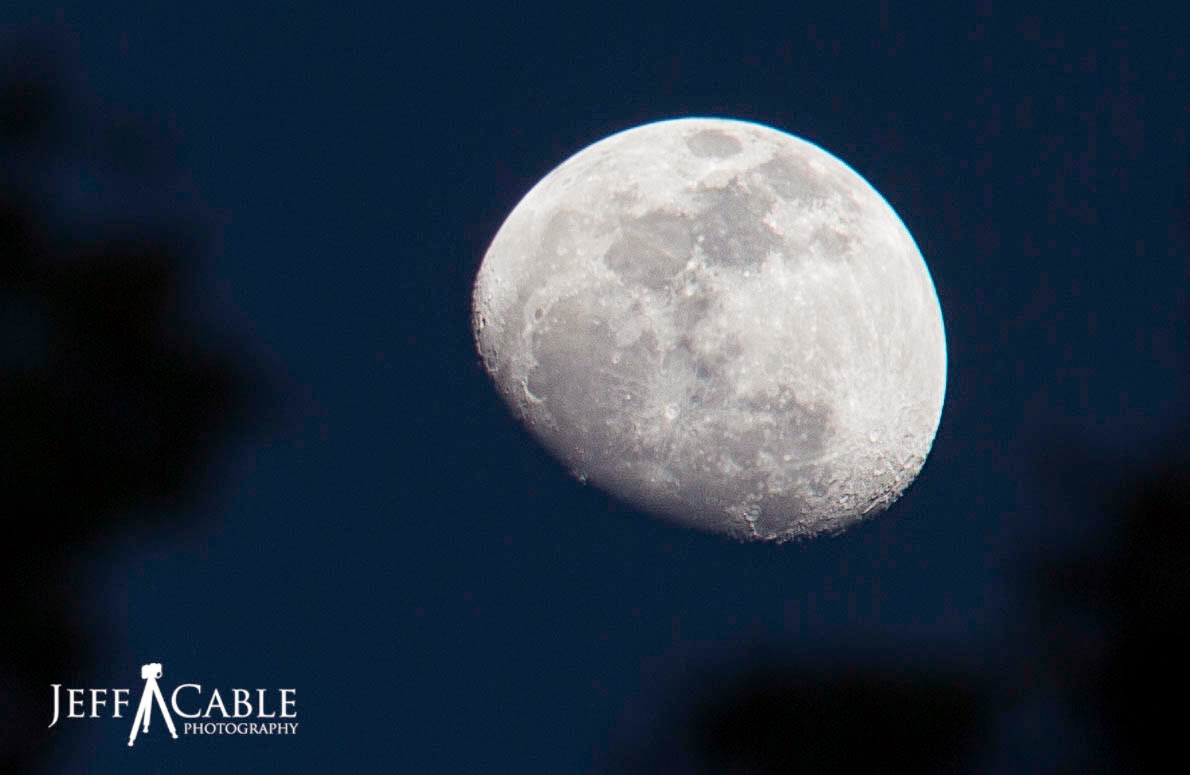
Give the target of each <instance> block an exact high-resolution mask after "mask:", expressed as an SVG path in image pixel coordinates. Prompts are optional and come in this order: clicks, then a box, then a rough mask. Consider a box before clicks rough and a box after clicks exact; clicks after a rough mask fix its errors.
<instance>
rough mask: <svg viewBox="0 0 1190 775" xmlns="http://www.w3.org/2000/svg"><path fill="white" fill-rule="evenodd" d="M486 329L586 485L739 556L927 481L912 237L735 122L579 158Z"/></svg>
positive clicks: (506, 231) (519, 398) (525, 229)
mask: <svg viewBox="0 0 1190 775" xmlns="http://www.w3.org/2000/svg"><path fill="white" fill-rule="evenodd" d="M473 326H474V334H475V339H476V344H477V346H478V349H479V353H480V356H481V357H482V359H483V363H484V366H485V368H486V369H487V371H488V373H489V374H490V375H491V377H492V379H493V380H494V381H495V383H496V386H497V387H498V389H499V390H500V393H501V394H502V395H503V397H504V400H505V402H506V403H507V404H508V406H509V407H510V408H511V409H512V411H513V412H514V413H515V414H516V416H517V417H519V418H520V420H521V421H522V422H523V423H524V424H525V425H526V426H527V427H528V429H529V430H530V431H531V432H532V433H533V434H534V435H535V436H536V437H537V438H538V439H539V440H540V441H541V442H542V443H543V444H544V445H545V447H546V448H547V449H549V450H550V451H551V452H552V453H553V454H554V455H555V456H556V457H558V458H559V459H560V460H561V461H562V462H563V463H564V464H565V465H566V466H567V467H568V468H570V470H571V471H573V472H574V474H575V475H576V476H578V477H579V478H580V480H583V481H587V480H589V481H591V482H592V483H594V484H596V485H598V486H599V487H601V488H603V489H605V490H607V491H609V492H611V493H613V494H615V495H617V496H619V497H621V498H623V499H625V500H627V501H628V502H630V503H632V504H634V505H636V506H638V507H639V508H641V509H643V510H646V511H650V512H653V513H655V514H658V515H661V516H665V517H668V518H670V519H673V520H676V521H678V522H680V523H683V524H686V525H691V526H695V527H698V528H702V529H705V530H711V531H716V532H720V533H726V534H729V535H731V536H735V537H737V538H741V539H756V540H775V541H783V540H789V539H793V538H799V537H806V536H812V535H816V534H819V533H824V532H837V531H839V530H842V529H843V528H845V527H847V526H848V525H851V524H853V523H855V522H857V521H859V520H861V519H863V518H865V517H868V516H870V515H873V514H875V513H877V512H880V511H882V510H884V509H885V508H887V507H888V506H889V505H890V504H891V503H893V502H894V501H895V500H896V499H897V498H898V497H899V496H900V494H901V493H902V492H903V491H904V489H905V488H906V487H907V486H908V485H909V483H910V482H911V481H912V480H913V479H914V477H915V476H917V473H918V471H920V470H921V467H922V464H923V463H924V461H925V458H926V455H927V454H928V452H929V450H930V446H931V444H932V443H933V439H934V433H935V431H936V430H937V427H938V421H939V418H940V415H941V411H942V402H943V396H944V393H945V387H946V341H945V335H944V332H943V325H942V313H941V310H940V308H939V305H938V298H937V296H936V294H935V292H934V286H933V283H932V281H931V279H930V273H929V270H928V269H927V268H926V265H925V262H924V261H923V259H922V256H921V254H920V252H919V251H918V249H917V246H916V245H915V244H914V241H913V238H912V237H911V236H910V235H909V232H908V231H907V230H906V228H905V226H904V224H902V223H901V220H900V219H899V218H898V217H897V215H896V213H895V212H893V210H892V208H891V207H890V206H889V205H888V203H887V202H885V200H884V199H883V198H882V197H881V196H880V194H878V193H877V192H876V191H875V189H873V188H872V187H871V186H870V185H869V184H868V183H867V182H866V181H865V180H864V179H863V178H862V177H860V176H859V175H858V174H857V173H856V172H855V171H853V170H852V169H851V168H850V167H848V166H847V165H846V164H844V163H843V162H842V161H840V160H839V159H837V158H835V157H834V156H832V155H831V154H829V153H827V152H826V151H824V150H822V149H821V148H819V147H817V146H815V145H812V144H811V143H808V142H806V141H804V140H800V139H798V138H796V137H794V136H792V135H789V134H786V133H784V132H780V131H778V130H775V129H772V128H769V127H766V126H762V125H759V124H754V123H748V122H743V121H735V120H728V119H709V118H690V119H676V120H670V121H660V122H657V123H653V124H647V125H645V126H640V127H636V128H634V129H629V130H626V131H623V132H620V133H618V134H615V135H613V136H611V137H608V138H607V139H605V140H602V141H600V142H597V143H595V144H594V145H591V146H589V147H588V148H585V149H584V150H582V151H580V152H579V153H577V154H575V155H574V156H572V157H571V158H569V159H567V160H566V161H565V162H564V163H563V164H562V165H561V166H559V167H558V168H556V169H555V170H553V171H552V172H550V173H549V174H548V175H547V176H546V177H545V178H544V179H543V180H541V182H539V183H538V184H537V185H536V186H534V187H533V189H532V190H531V191H529V193H528V194H526V195H525V197H524V199H522V200H521V202H520V203H519V204H518V205H517V206H516V208H515V209H514V210H513V211H512V213H511V214H510V215H509V216H508V218H507V220H505V222H504V224H503V226H501V228H500V230H499V232H498V233H497V234H496V236H495V239H494V240H493V241H492V243H491V246H490V247H489V249H488V251H487V254H486V256H485V257H484V260H483V265H482V266H481V267H480V270H479V274H478V276H477V278H476V280H475V287H474V297H473Z"/></svg>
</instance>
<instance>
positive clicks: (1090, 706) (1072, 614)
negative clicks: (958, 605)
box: [1036, 431, 1190, 772]
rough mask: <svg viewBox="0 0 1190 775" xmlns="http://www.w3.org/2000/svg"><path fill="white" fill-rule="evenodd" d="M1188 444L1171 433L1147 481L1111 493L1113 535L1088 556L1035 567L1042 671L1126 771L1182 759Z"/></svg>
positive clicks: (1189, 670)
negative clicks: (1179, 708) (1179, 705)
mask: <svg viewBox="0 0 1190 775" xmlns="http://www.w3.org/2000/svg"><path fill="white" fill-rule="evenodd" d="M1185 439H1186V433H1185V432H1184V431H1183V432H1179V433H1176V434H1174V435H1173V436H1172V439H1171V441H1170V442H1169V443H1168V444H1167V445H1166V446H1165V449H1163V450H1162V451H1161V452H1160V453H1159V454H1158V455H1157V456H1156V458H1155V460H1154V461H1153V462H1151V463H1149V464H1147V465H1145V466H1144V470H1143V471H1141V472H1138V473H1136V474H1133V475H1132V476H1130V477H1129V478H1128V479H1126V480H1125V481H1124V482H1122V483H1117V484H1116V485H1114V486H1112V487H1110V488H1109V492H1108V494H1107V495H1106V496H1105V497H1104V502H1105V505H1104V507H1103V516H1104V517H1105V521H1106V525H1107V527H1106V529H1105V530H1104V531H1103V532H1102V533H1101V534H1100V535H1099V536H1098V537H1097V540H1096V541H1095V542H1094V545H1093V546H1091V547H1089V548H1087V549H1086V550H1084V551H1082V552H1078V553H1075V554H1074V555H1072V556H1067V557H1064V558H1061V559H1059V560H1056V561H1051V562H1047V563H1042V564H1040V566H1039V568H1038V573H1037V577H1036V587H1037V589H1038V591H1039V594H1038V597H1037V603H1038V605H1037V611H1038V615H1039V619H1040V621H1039V631H1040V632H1041V633H1042V639H1043V641H1044V650H1043V659H1044V663H1045V665H1046V668H1047V671H1048V672H1049V673H1050V674H1052V675H1053V677H1054V679H1055V684H1056V685H1057V686H1058V687H1060V691H1061V692H1063V693H1064V694H1065V695H1066V697H1067V700H1068V702H1069V703H1070V705H1071V707H1073V708H1076V709H1078V712H1079V714H1080V717H1081V720H1082V722H1083V723H1084V725H1085V727H1086V729H1087V730H1088V736H1091V737H1101V738H1102V740H1103V741H1104V743H1105V746H1104V748H1105V751H1104V753H1105V755H1107V756H1108V757H1109V758H1110V759H1111V761H1112V762H1113V764H1114V765H1115V767H1114V769H1115V770H1118V771H1121V772H1162V771H1165V769H1166V767H1167V766H1168V765H1167V764H1166V763H1167V762H1172V761H1177V759H1178V756H1179V754H1180V752H1181V743H1182V741H1181V727H1182V726H1183V723H1182V722H1183V719H1182V717H1181V715H1180V714H1179V713H1177V712H1172V711H1171V710H1170V708H1171V707H1172V706H1171V705H1170V704H1168V703H1170V702H1171V701H1172V702H1174V703H1176V702H1177V700H1176V698H1180V697H1182V696H1184V694H1185V692H1186V691H1188V690H1190V664H1187V662H1186V655H1187V654H1190V630H1188V629H1187V627H1186V623H1185V619H1184V618H1183V617H1185V615H1186V612H1187V611H1190V449H1187V446H1186V443H1185ZM1076 459H1081V460H1084V461H1087V462H1086V463H1085V464H1086V465H1094V463H1093V462H1091V459H1090V458H1087V457H1086V456H1081V457H1080V456H1076ZM1067 476H1073V474H1072V473H1069V472H1067ZM1080 623H1081V626H1080Z"/></svg>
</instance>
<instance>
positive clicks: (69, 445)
mask: <svg viewBox="0 0 1190 775" xmlns="http://www.w3.org/2000/svg"><path fill="white" fill-rule="evenodd" d="M4 43H5V42H4V41H0V53H3V54H4V56H3V58H2V59H0V154H2V157H0V158H2V159H3V161H4V163H3V164H0V516H2V518H3V529H4V540H3V543H2V544H0V546H3V557H2V558H0V588H2V589H3V599H4V612H5V615H4V622H3V625H0V695H3V698H4V699H3V702H0V771H3V772H24V771H27V770H28V769H29V767H30V765H31V763H32V762H33V761H34V760H35V757H36V754H37V751H38V748H39V747H40V746H41V745H42V744H43V743H44V741H45V739H46V732H45V727H46V724H47V723H48V716H47V713H48V705H47V703H48V697H49V686H50V684H51V683H56V682H63V681H69V680H71V679H72V678H73V677H75V676H78V677H79V678H81V677H82V676H79V669H80V667H81V666H82V665H83V664H85V661H86V659H87V657H88V654H89V653H90V650H91V649H92V648H94V647H95V646H97V645H98V644H96V643H94V642H93V640H92V639H93V637H94V636H93V635H92V634H89V633H88V632H86V631H85V630H84V629H83V628H82V626H81V625H80V623H79V616H80V614H81V611H80V608H81V605H82V603H81V601H82V600H83V599H84V596H83V595H82V594H81V592H80V590H77V589H72V588H70V585H69V582H68V579H69V578H70V577H71V576H70V574H69V570H70V569H71V566H72V563H74V562H75V561H76V560H77V558H78V557H79V556H81V555H82V554H85V553H86V552H87V551H88V547H89V546H91V545H93V542H95V541H97V540H99V539H103V538H105V537H110V536H113V535H116V534H119V533H121V532H124V531H128V530H130V529H132V528H134V527H137V526H140V525H145V524H148V525H150V526H155V527H156V528H158V529H160V530H161V531H162V532H163V533H164V532H166V531H168V530H173V529H176V528H178V527H179V526H180V522H181V520H182V519H183V518H182V517H181V516H179V515H180V514H182V513H184V512H183V509H182V507H183V506H185V505H186V504H187V503H188V502H190V500H191V499H192V498H193V497H194V496H195V495H197V494H198V491H199V490H200V489H201V487H200V485H201V484H202V482H203V479H202V477H201V475H200V474H201V472H202V471H203V467H204V465H203V464H204V463H205V462H206V461H207V458H208V455H209V453H210V452H211V451H212V449H213V447H214V445H215V444H216V443H217V442H219V441H220V440H221V439H222V438H223V437H224V436H225V434H226V433H228V431H230V430H231V429H233V428H234V427H236V426H237V424H239V423H241V422H242V421H243V420H244V419H245V418H246V417H247V416H248V411H249V409H250V408H251V407H252V405H253V403H254V399H253V397H252V395H251V393H250V390H249V387H250V384H251V380H250V378H249V372H248V370H247V368H246V364H245V362H244V361H243V360H242V358H243V356H242V355H237V354H233V353H229V352H226V351H224V350H215V349H212V348H210V347H208V346H206V345H205V344H204V340H203V337H202V335H201V333H200V332H199V331H198V330H196V329H198V328H199V326H197V325H195V324H194V320H193V317H194V316H193V315H192V314H191V313H192V311H193V309H194V308H195V307H197V306H199V305H197V304H196V303H195V302H194V299H193V298H192V297H191V294H192V293H193V291H191V290H190V289H188V288H187V286H186V280H187V278H188V277H190V276H191V275H192V274H193V265H194V263H195V261H196V260H198V259H199V258H201V255H200V253H201V250H202V237H203V234H202V226H201V223H200V222H199V221H200V220H201V219H196V218H194V217H192V214H191V213H189V212H186V211H185V210H184V208H183V207H182V206H180V205H179V206H178V208H177V211H176V212H173V213H171V212H170V211H169V209H168V206H167V207H166V210H165V212H164V216H163V215H162V212H161V207H160V203H161V202H169V201H170V194H171V192H170V191H169V190H168V182H169V180H170V175H171V171H170V170H169V169H164V170H162V169H157V168H154V164H156V163H159V160H157V161H154V162H152V163H149V164H147V165H146V164H144V163H143V162H145V160H146V159H151V158H154V157H153V156H152V153H151V150H152V144H151V143H150V142H149V141H148V140H147V139H146V138H143V137H142V138H138V137H137V136H136V135H135V133H132V134H130V133H129V132H128V131H127V127H126V126H123V125H119V126H118V125H117V122H110V121H109V117H108V116H107V115H106V114H105V113H104V112H103V110H102V109H98V108H95V107H94V106H91V105H87V104H85V103H84V102H83V95H82V94H80V89H79V88H78V86H77V84H76V82H75V81H72V80H71V78H70V77H69V73H70V68H69V67H67V66H66V65H64V64H63V63H64V62H68V61H69V59H68V58H65V59H64V58H63V57H62V55H61V52H60V51H59V50H58V47H57V46H56V45H54V44H53V42H52V41H50V42H48V43H47V42H44V41H41V40H34V42H32V43H30V42H29V40H17V41H8V42H7V43H8V45H7V46H5V45H3V44H4ZM142 146H143V147H142ZM142 151H143V152H142ZM80 158H81V159H82V160H83V162H84V164H83V165H78V164H77V163H76V162H77V160H79V159H80ZM132 160H136V161H137V162H138V163H136V164H129V162H130V161H132ZM72 165H73V166H72ZM84 167H90V168H95V169H100V170H104V169H107V170H117V171H118V172H117V173H113V174H114V175H115V177H116V178H118V179H112V180H106V181H101V183H100V184H99V185H101V186H103V187H104V190H105V191H106V192H113V191H114V192H115V193H114V194H112V193H106V194H105V195H104V196H103V198H102V201H101V203H100V204H101V206H99V207H96V208H93V210H94V212H89V211H88V210H87V207H86V204H85V203H83V204H81V205H80V204H79V203H78V202H72V201H71V200H70V196H71V187H72V185H73V183H74V181H73V180H72V178H71V176H70V175H69V174H67V175H63V174H62V170H64V169H65V170H72V169H80V168H84ZM137 202H153V203H154V207H155V208H156V211H155V212H154V213H153V215H152V217H147V216H145V215H143V214H142V213H141V212H140V211H138V208H137V205H136V203H137ZM95 212H98V213H99V217H95ZM74 215H79V216H80V217H79V218H78V219H77V220H78V221H79V222H81V223H83V224H84V225H83V226H82V227H80V228H74V227H73V226H72V225H71V219H72V216H74Z"/></svg>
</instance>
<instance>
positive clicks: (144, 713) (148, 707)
mask: <svg viewBox="0 0 1190 775" xmlns="http://www.w3.org/2000/svg"><path fill="white" fill-rule="evenodd" d="M140 677H141V678H143V679H144V681H145V691H144V693H143V694H142V695H141V696H140V705H138V706H137V708H136V718H134V719H133V720H132V733H131V734H129V735H128V745H130V746H131V745H132V744H133V743H135V742H136V734H137V730H138V729H142V727H143V731H144V733H145V734H146V735H147V734H148V733H149V716H151V715H152V713H153V700H154V699H156V700H157V707H159V708H161V715H162V716H164V717H165V725H166V726H167V727H169V733H170V735H172V736H173V738H174V739H175V740H177V739H178V730H177V728H176V727H175V726H174V720H173V717H172V716H170V715H169V708H168V707H166V705H165V698H164V697H162V696H161V689H160V687H158V686H157V679H158V678H160V677H161V663H160V662H153V663H150V664H148V665H141V668H140Z"/></svg>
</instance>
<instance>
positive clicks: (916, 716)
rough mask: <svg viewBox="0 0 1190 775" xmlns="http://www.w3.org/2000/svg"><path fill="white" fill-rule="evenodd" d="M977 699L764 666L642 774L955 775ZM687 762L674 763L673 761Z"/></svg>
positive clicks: (726, 693) (911, 674)
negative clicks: (946, 774)
mask: <svg viewBox="0 0 1190 775" xmlns="http://www.w3.org/2000/svg"><path fill="white" fill-rule="evenodd" d="M988 715H989V708H988V703H987V697H986V693H985V691H984V689H983V688H982V687H978V686H976V685H974V684H968V683H965V682H964V681H962V680H957V679H956V678H954V677H950V676H947V675H944V674H942V673H939V672H934V671H924V672H923V671H922V670H921V669H919V668H914V667H909V666H904V665H902V666H899V667H898V666H896V665H892V664H888V665H884V666H880V665H878V664H876V663H873V662H865V663H862V664H860V663H857V664H854V665H848V664H842V663H840V664H834V665H826V666H823V665H818V666H813V667H811V666H809V665H802V666H797V665H794V664H791V663H785V662H783V661H782V660H780V659H776V658H774V659H767V660H761V661H760V662H758V663H756V664H754V665H753V666H752V667H751V668H749V669H747V670H745V671H744V672H742V673H739V674H733V675H731V676H730V678H729V680H728V681H726V682H725V683H724V684H723V685H721V686H719V687H718V688H717V689H715V690H713V691H711V692H709V693H708V694H707V696H706V697H705V699H704V700H703V701H702V702H701V703H697V704H696V709H695V710H694V712H693V713H692V715H691V716H690V718H689V719H688V720H687V721H686V723H685V724H684V726H683V731H682V732H680V733H679V736H678V739H677V740H672V741H670V742H671V744H672V748H667V752H666V753H662V752H661V751H654V752H652V753H651V754H647V755H646V756H645V757H644V758H642V759H641V760H640V761H638V762H636V763H634V766H633V769H634V770H637V771H640V772H696V773H708V774H709V773H731V774H733V775H734V774H737V773H738V774H739V775H752V774H753V773H757V774H759V773H784V772H806V773H823V774H824V775H832V774H833V773H853V772H860V773H875V772H880V773H933V772H955V771H957V770H958V769H959V765H960V763H961V762H963V761H964V759H965V758H966V757H968V756H970V754H971V751H972V749H973V748H974V747H975V746H976V745H977V744H978V742H979V740H980V737H981V735H982V733H983V731H984V729H985V727H986V726H987V724H988V721H989V719H988ZM676 750H682V751H684V752H685V753H684V754H683V756H682V757H681V761H680V763H679V761H675V760H674V759H672V758H671V757H670V754H672V753H674V751H676Z"/></svg>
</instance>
